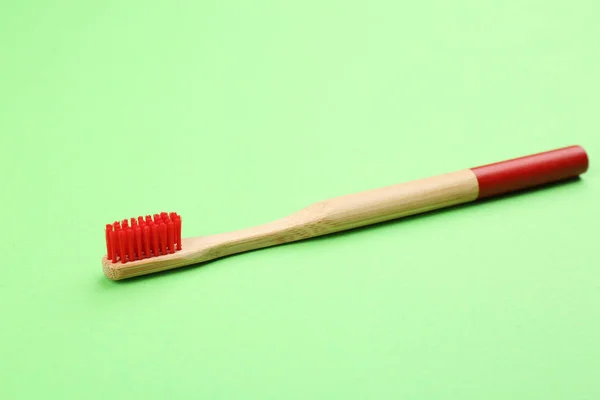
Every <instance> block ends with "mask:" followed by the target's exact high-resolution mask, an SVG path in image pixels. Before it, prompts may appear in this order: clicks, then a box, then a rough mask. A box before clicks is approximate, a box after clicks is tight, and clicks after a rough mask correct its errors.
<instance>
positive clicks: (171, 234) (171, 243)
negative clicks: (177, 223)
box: [167, 221, 175, 254]
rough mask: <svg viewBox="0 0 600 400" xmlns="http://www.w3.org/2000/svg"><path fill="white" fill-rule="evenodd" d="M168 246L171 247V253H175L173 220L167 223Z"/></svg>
mask: <svg viewBox="0 0 600 400" xmlns="http://www.w3.org/2000/svg"><path fill="white" fill-rule="evenodd" d="M167 246H168V247H169V253H171V254H173V253H175V227H174V226H173V221H169V222H168V223H167Z"/></svg>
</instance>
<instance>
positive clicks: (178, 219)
mask: <svg viewBox="0 0 600 400" xmlns="http://www.w3.org/2000/svg"><path fill="white" fill-rule="evenodd" d="M175 241H176V242H177V250H181V217H180V216H179V215H176V217H175Z"/></svg>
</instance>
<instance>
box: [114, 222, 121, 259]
mask: <svg viewBox="0 0 600 400" xmlns="http://www.w3.org/2000/svg"><path fill="white" fill-rule="evenodd" d="M113 230H114V231H115V233H116V235H115V240H113V249H114V253H115V258H113V262H117V258H118V257H119V254H120V250H121V249H120V247H119V232H120V231H121V223H120V222H115V223H114V224H113Z"/></svg>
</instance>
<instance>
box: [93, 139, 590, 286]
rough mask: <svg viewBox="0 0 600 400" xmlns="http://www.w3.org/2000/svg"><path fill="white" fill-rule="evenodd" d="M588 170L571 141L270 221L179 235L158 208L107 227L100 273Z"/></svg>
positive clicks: (141, 271) (313, 232)
mask: <svg viewBox="0 0 600 400" xmlns="http://www.w3.org/2000/svg"><path fill="white" fill-rule="evenodd" d="M587 169H588V156H587V154H586V151H585V150H584V149H583V148H582V147H580V146H569V147H564V148H560V149H556V150H551V151H546V152H541V153H537V154H533V155H529V156H525V157H519V158H513V159H510V160H506V161H501V162H497V163H493V164H487V165H484V166H480V167H476V168H470V169H464V170H461V171H456V172H450V173H446V174H442V175H438V176H433V177H430V178H425V179H420V180H416V181H412V182H406V183H400V184H396V185H392V186H387V187H382V188H378V189H373V190H368V191H364V192H360V193H354V194H350V195H346V196H341V197H335V198H331V199H328V200H324V201H320V202H317V203H314V204H312V205H310V206H309V207H306V208H304V209H302V210H300V211H297V212H295V213H293V214H291V215H288V216H286V217H284V218H281V219H278V220H275V221H273V222H270V223H267V224H264V225H259V226H256V227H251V228H246V229H242V230H238V231H233V232H228V233H220V234H215V235H209V236H199V237H191V238H184V239H182V238H181V217H180V216H179V215H178V214H177V213H164V212H163V213H161V214H154V216H153V218H152V217H150V216H146V217H138V218H131V220H124V221H122V222H115V223H113V224H109V225H106V231H105V234H106V251H107V254H106V255H105V256H104V257H103V258H102V267H103V271H104V274H105V275H106V276H107V277H108V278H110V279H112V280H121V279H127V278H132V277H135V276H140V275H146V274H150V273H154V272H158V271H165V270H169V269H174V268H178V267H183V266H187V265H192V264H198V263H202V262H205V261H209V260H213V259H216V258H219V257H224V256H228V255H231V254H236V253H241V252H245V251H249V250H255V249H260V248H264V247H269V246H275V245H279V244H283V243H289V242H294V241H298V240H303V239H308V238H312V237H316V236H322V235H327V234H330V233H334V232H340V231H344V230H348V229H354V228H358V227H361V226H366V225H371V224H375V223H379V222H383V221H389V220H393V219H397V218H400V217H405V216H408V215H414V214H419V213H424V212H427V211H432V210H436V209H440V208H445V207H450V206H454V205H458V204H463V203H470V202H476V201H478V200H481V199H486V198H491V197H496V196H500V195H503V194H508V193H511V192H516V191H521V190H524V189H532V188H536V187H540V186H542V185H545V184H549V183H553V182H559V181H563V180H568V179H572V178H576V177H578V176H579V175H581V174H583V173H584V172H586V171H587Z"/></svg>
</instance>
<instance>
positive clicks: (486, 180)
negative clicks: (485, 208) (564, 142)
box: [471, 146, 589, 199]
mask: <svg viewBox="0 0 600 400" xmlns="http://www.w3.org/2000/svg"><path fill="white" fill-rule="evenodd" d="M588 165H589V160H588V156H587V153H586V152H585V150H584V149H583V148H582V147H581V146H569V147H564V148H562V149H557V150H552V151H546V152H543V153H537V154H533V155H530V156H526V157H520V158H514V159H511V160H507V161H502V162H498V163H494V164H488V165H483V166H481V167H477V168H471V170H472V171H473V173H475V176H476V177H477V181H478V182H479V197H478V199H484V198H486V197H492V196H497V195H501V194H505V193H510V192H515V191H518V190H523V189H529V188H533V187H536V186H540V185H545V184H548V183H553V182H559V181H562V180H567V179H570V178H575V177H577V176H579V175H581V174H583V173H584V172H586V171H587V169H588Z"/></svg>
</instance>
